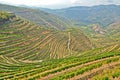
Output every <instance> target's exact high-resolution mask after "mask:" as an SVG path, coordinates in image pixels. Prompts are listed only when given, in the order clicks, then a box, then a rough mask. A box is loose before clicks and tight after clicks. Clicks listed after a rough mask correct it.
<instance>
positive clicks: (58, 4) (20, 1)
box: [0, 0, 120, 8]
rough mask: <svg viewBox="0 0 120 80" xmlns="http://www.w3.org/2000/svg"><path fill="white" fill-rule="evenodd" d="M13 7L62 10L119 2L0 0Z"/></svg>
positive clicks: (114, 0)
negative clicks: (24, 6) (22, 6)
mask: <svg viewBox="0 0 120 80" xmlns="http://www.w3.org/2000/svg"><path fill="white" fill-rule="evenodd" d="M2 2H3V3H6V4H14V5H28V6H40V7H46V8H63V7H70V6H76V5H77V6H93V5H101V4H119V5H120V0H0V3H2Z"/></svg>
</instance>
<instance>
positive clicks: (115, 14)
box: [42, 5, 120, 26]
mask: <svg viewBox="0 0 120 80" xmlns="http://www.w3.org/2000/svg"><path fill="white" fill-rule="evenodd" d="M42 10H45V11H48V12H50V13H53V14H56V15H61V16H63V17H66V18H68V19H72V20H75V21H77V22H75V25H78V26H80V25H88V24H96V23H98V24H99V25H101V26H108V25H109V24H111V23H113V22H116V21H118V20H120V6H119V5H99V6H93V7H85V6H77V7H70V8H63V9H56V10H48V9H42Z"/></svg>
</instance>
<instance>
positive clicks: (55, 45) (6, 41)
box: [0, 17, 94, 60]
mask: <svg viewBox="0 0 120 80" xmlns="http://www.w3.org/2000/svg"><path fill="white" fill-rule="evenodd" d="M92 47H94V46H93V44H92V43H91V41H90V40H89V39H88V38H87V37H86V36H85V35H84V34H83V33H82V31H80V30H79V29H74V28H73V29H72V28H71V29H68V30H65V31H59V30H56V29H46V28H44V27H41V26H37V25H35V24H33V23H31V22H29V21H27V20H23V19H20V18H18V17H15V18H13V19H11V21H10V22H8V23H6V24H3V25H1V27H0V55H4V56H6V57H11V58H14V59H17V60H42V59H56V58H57V59H59V58H64V57H69V56H71V55H72V56H75V55H76V54H78V52H82V51H85V50H89V49H92Z"/></svg>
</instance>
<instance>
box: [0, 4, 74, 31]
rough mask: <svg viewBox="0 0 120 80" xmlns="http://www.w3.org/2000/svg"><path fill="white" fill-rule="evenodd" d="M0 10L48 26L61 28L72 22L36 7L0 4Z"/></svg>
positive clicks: (70, 25)
mask: <svg viewBox="0 0 120 80" xmlns="http://www.w3.org/2000/svg"><path fill="white" fill-rule="evenodd" d="M0 10H2V11H9V12H12V13H15V14H17V15H19V16H20V17H22V18H26V19H28V20H30V21H32V22H34V23H36V24H39V25H40V26H44V27H48V28H51V27H52V28H57V29H61V30H63V29H66V28H68V27H72V23H71V22H70V21H69V20H67V19H65V18H63V17H58V16H55V15H53V14H50V13H47V12H44V11H41V10H37V9H30V8H24V7H16V6H10V5H4V4H0Z"/></svg>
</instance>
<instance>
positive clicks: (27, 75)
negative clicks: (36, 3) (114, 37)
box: [0, 46, 120, 80]
mask: <svg viewBox="0 0 120 80" xmlns="http://www.w3.org/2000/svg"><path fill="white" fill-rule="evenodd" d="M115 49H116V50H118V51H114V50H115ZM114 50H112V51H109V52H107V51H106V52H103V53H98V52H99V50H96V53H94V54H92V55H93V56H90V54H86V55H85V56H84V55H80V56H78V57H70V58H64V59H54V60H50V61H43V62H36V61H34V62H22V61H17V60H15V59H13V58H8V57H5V56H2V55H1V56H0V73H1V74H0V79H1V80H3V79H10V80H21V79H22V80H36V79H40V80H48V79H50V80H63V79H70V80H76V79H82V80H86V79H88V78H92V77H93V78H94V76H95V75H96V76H97V75H98V76H99V74H100V73H101V72H102V71H103V70H107V69H110V70H111V69H114V67H119V65H120V46H118V47H116V48H114ZM102 74H103V73H102ZM116 74H117V73H116ZM103 77H104V76H103ZM108 77H109V76H108ZM118 77H119V74H117V76H116V75H115V77H112V78H118ZM94 79H95V78H94ZM95 80H96V79H95ZM97 80H98V79H97Z"/></svg>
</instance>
